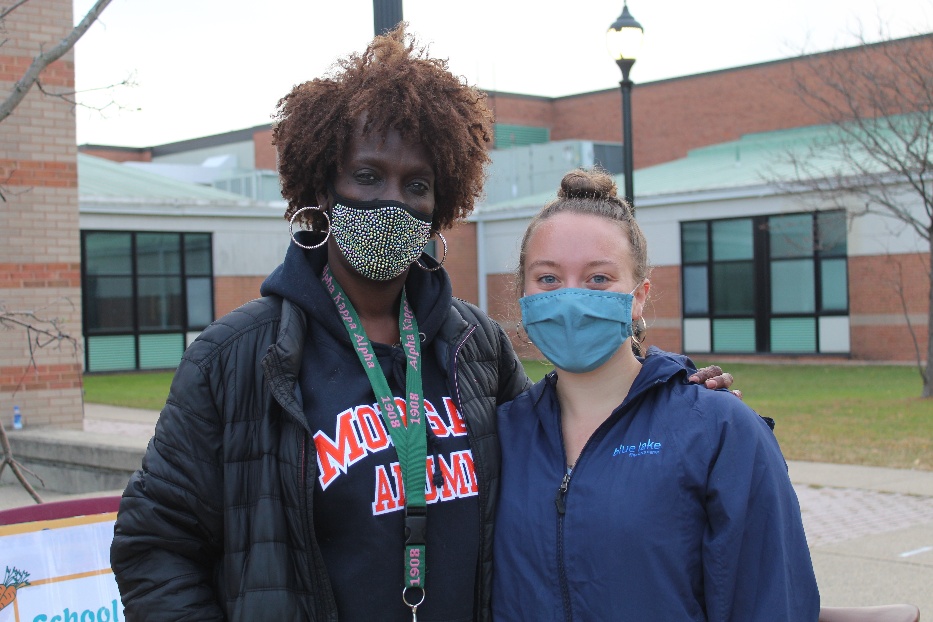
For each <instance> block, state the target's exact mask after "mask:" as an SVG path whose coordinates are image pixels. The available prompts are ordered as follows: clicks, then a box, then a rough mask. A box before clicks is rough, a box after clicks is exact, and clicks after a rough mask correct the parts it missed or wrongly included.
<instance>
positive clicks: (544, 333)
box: [518, 287, 638, 374]
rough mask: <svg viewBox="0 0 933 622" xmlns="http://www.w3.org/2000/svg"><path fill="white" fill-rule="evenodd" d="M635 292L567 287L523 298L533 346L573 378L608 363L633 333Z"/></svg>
mask: <svg viewBox="0 0 933 622" xmlns="http://www.w3.org/2000/svg"><path fill="white" fill-rule="evenodd" d="M637 289H638V287H636V288H635V289H633V290H632V292H631V293H628V294H624V293H619V292H609V291H604V290H593V289H576V288H564V289H558V290H555V291H552V292H544V293H542V294H533V295H531V296H524V297H522V298H521V299H519V301H518V303H519V305H520V306H521V309H522V324H524V326H525V332H527V333H528V337H529V338H530V339H531V341H532V343H534V344H535V345H536V346H538V349H539V350H541V353H542V354H544V356H546V357H547V358H548V360H549V361H551V362H552V363H553V364H554V366H555V367H557V368H558V369H563V370H564V371H569V372H572V373H575V374H582V373H585V372H588V371H593V370H594V369H596V368H597V367H600V366H601V365H602V364H603V363H605V362H606V361H608V360H609V359H610V358H611V357H612V355H613V354H615V353H616V351H618V349H619V348H620V347H621V346H622V344H623V343H625V340H626V339H628V338H629V337H630V336H631V335H632V303H633V302H634V300H635V297H634V296H633V295H632V294H634V293H635V291H636V290H637Z"/></svg>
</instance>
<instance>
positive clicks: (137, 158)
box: [78, 145, 152, 162]
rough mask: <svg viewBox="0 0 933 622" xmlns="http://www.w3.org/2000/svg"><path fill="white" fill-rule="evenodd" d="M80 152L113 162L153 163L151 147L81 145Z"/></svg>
mask: <svg viewBox="0 0 933 622" xmlns="http://www.w3.org/2000/svg"><path fill="white" fill-rule="evenodd" d="M78 151H80V152H81V153H86V154H88V155H92V156H94V157H97V158H104V159H105V160H111V161H113V162H152V149H150V148H149V147H140V148H138V149H136V148H133V147H111V146H108V145H80V146H79V147H78Z"/></svg>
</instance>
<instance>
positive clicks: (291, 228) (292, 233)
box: [288, 207, 330, 251]
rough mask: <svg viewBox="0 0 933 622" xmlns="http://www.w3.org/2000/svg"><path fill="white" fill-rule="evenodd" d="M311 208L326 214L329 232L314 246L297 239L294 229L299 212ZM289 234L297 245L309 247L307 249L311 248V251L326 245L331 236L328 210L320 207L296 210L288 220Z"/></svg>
mask: <svg viewBox="0 0 933 622" xmlns="http://www.w3.org/2000/svg"><path fill="white" fill-rule="evenodd" d="M309 209H310V210H315V211H317V212H321V214H323V215H324V218H326V219H327V234H326V235H325V236H324V239H323V240H321V241H320V242H318V243H317V244H314V245H312V246H307V245H305V244H302V243H301V242H299V241H298V240H297V239H295V230H294V227H295V219H296V218H298V214H300V213H301V212H303V211H305V210H309ZM305 231H313V229H305ZM318 233H320V231H319V232H318ZM288 234H289V235H290V236H292V242H294V243H295V244H297V245H298V246H300V247H301V248H304V249H307V250H309V251H311V250H314V249H315V248H320V247H322V246H324V244H326V243H327V240H328V238H330V216H328V215H327V212H326V211H325V210H323V209H321V208H320V207H302V208H301V209H300V210H298V211H297V212H295V213H294V214H292V217H291V219H290V220H289V221H288Z"/></svg>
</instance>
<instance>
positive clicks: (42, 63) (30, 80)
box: [0, 0, 111, 122]
mask: <svg viewBox="0 0 933 622" xmlns="http://www.w3.org/2000/svg"><path fill="white" fill-rule="evenodd" d="M25 1H26V0H21V2H20V4H22V3H23V2H25ZM110 2H111V0H97V2H96V3H94V6H93V7H91V9H90V10H89V11H88V12H87V14H85V16H84V18H83V19H82V20H81V22H80V23H79V24H78V25H77V26H75V27H74V28H73V29H72V31H71V32H70V33H68V36H67V37H65V38H64V39H62V40H61V41H59V42H58V44H57V45H56V46H55V47H53V48H52V49H50V50H49V51H47V52H42V53H41V54H39V55H38V56H36V57H35V58H34V59H33V61H32V63H31V64H30V65H29V68H28V69H27V70H26V73H24V74H23V77H22V78H20V79H19V80H18V81H17V82H16V84H14V85H13V90H12V92H11V93H10V94H9V96H7V98H6V100H5V101H3V102H2V103H0V122H2V121H3V120H4V119H6V118H7V117H8V116H10V114H11V113H12V112H13V110H15V109H16V107H17V106H18V105H19V103H20V102H21V101H23V98H25V97H26V94H27V93H28V92H29V89H31V88H32V87H33V85H34V84H35V83H36V81H37V80H38V79H39V74H41V73H42V71H43V70H44V69H45V68H46V67H48V66H49V65H51V64H52V63H54V62H55V61H57V60H58V59H59V58H61V57H62V56H64V55H65V54H66V53H67V52H68V50H70V49H71V48H72V47H74V44H75V43H77V41H78V39H80V38H81V37H82V36H83V35H84V33H85V32H87V30H88V28H90V27H91V25H92V24H93V23H94V22H95V21H96V20H97V18H98V17H99V16H100V14H101V13H102V12H103V11H104V9H106V8H107V5H108V4H110ZM17 6H19V5H17ZM14 8H15V7H14Z"/></svg>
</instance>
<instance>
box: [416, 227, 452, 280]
mask: <svg viewBox="0 0 933 622" xmlns="http://www.w3.org/2000/svg"><path fill="white" fill-rule="evenodd" d="M434 235H436V236H437V237H439V238H440V239H441V242H443V243H444V256H443V257H441V263H439V264H437V265H436V266H434V267H433V268H428V267H427V266H425V265H424V264H422V263H421V259H420V258H419V259H416V260H415V265H416V266H418V267H419V268H421V269H422V270H424V271H425V272H437V271H438V270H440V269H441V266H443V265H444V262H445V261H447V238H445V237H444V235H443V234H442V233H441V232H440V231H435V232H434Z"/></svg>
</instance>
